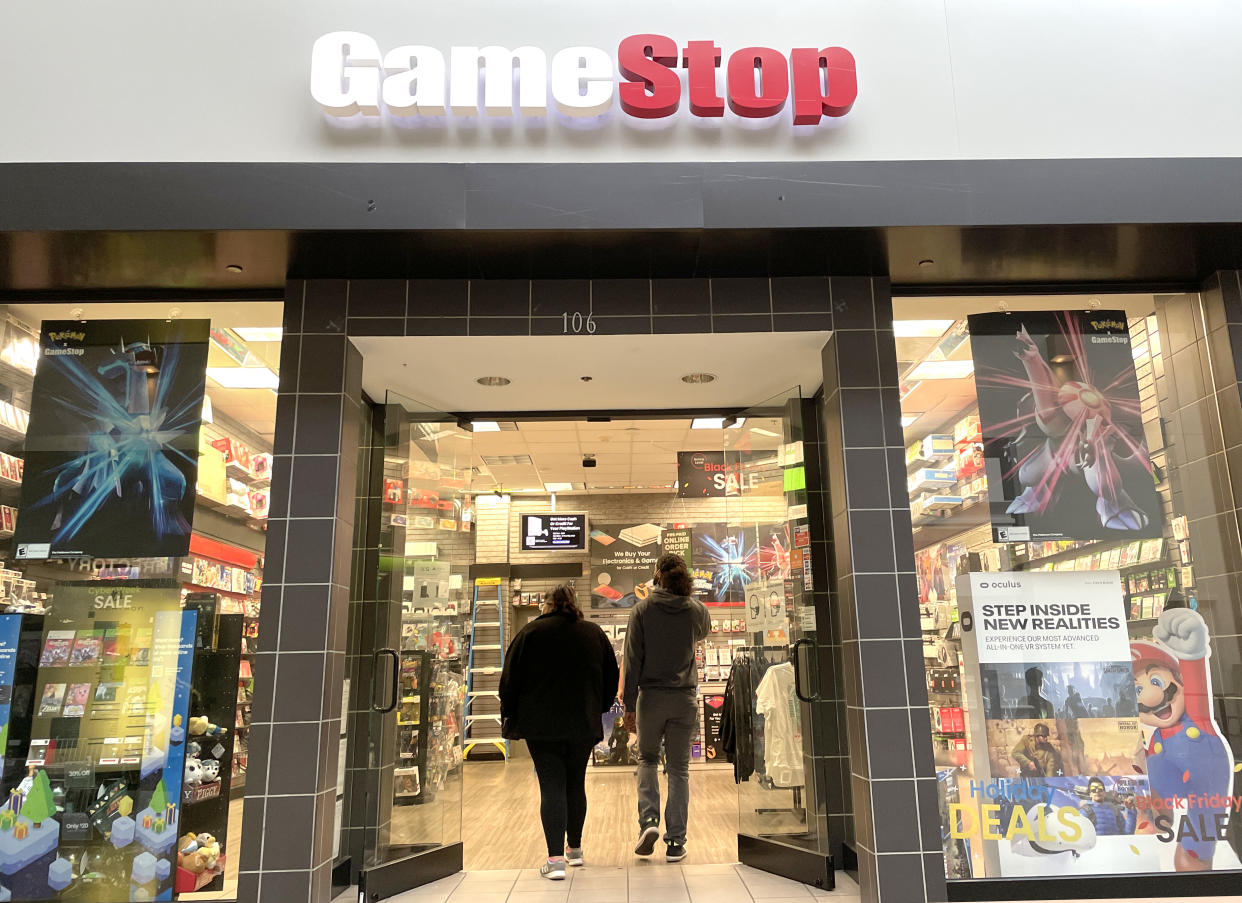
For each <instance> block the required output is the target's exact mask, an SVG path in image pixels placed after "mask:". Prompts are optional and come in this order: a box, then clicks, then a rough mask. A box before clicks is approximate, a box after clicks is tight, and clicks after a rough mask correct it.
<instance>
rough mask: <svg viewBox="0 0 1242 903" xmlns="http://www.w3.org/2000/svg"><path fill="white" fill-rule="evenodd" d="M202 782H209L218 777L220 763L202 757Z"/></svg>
mask: <svg viewBox="0 0 1242 903" xmlns="http://www.w3.org/2000/svg"><path fill="white" fill-rule="evenodd" d="M202 763H203V783H204V784H209V783H211V782H212V781H214V780H216V779H217V778H219V777H220V763H219V761H217V760H216V759H203V760H202Z"/></svg>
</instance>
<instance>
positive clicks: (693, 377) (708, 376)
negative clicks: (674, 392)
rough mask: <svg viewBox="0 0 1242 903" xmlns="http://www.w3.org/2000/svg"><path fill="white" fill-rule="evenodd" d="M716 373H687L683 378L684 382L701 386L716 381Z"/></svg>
mask: <svg viewBox="0 0 1242 903" xmlns="http://www.w3.org/2000/svg"><path fill="white" fill-rule="evenodd" d="M715 380H716V374H715V373H687V374H686V375H685V376H683V377H682V378H681V381H682V382H683V383H689V384H690V385H692V386H701V385H703V384H704V383H710V382H715Z"/></svg>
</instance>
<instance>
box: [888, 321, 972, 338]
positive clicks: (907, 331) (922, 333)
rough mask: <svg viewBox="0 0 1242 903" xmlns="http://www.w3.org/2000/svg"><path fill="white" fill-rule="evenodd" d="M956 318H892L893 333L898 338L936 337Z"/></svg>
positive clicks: (946, 330)
mask: <svg viewBox="0 0 1242 903" xmlns="http://www.w3.org/2000/svg"><path fill="white" fill-rule="evenodd" d="M955 322H957V321H956V320H894V321H893V335H894V336H895V337H897V338H899V339H938V338H940V337H941V336H942V335H944V334H945V333H946V332H948V330H949V327H950V326H952V325H953V324H954V323H955Z"/></svg>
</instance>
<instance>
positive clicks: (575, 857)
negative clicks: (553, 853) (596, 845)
mask: <svg viewBox="0 0 1242 903" xmlns="http://www.w3.org/2000/svg"><path fill="white" fill-rule="evenodd" d="M565 863H566V864H567V865H572V866H573V867H574V868H580V867H581V866H582V865H583V861H582V847H568V848H566V850H565Z"/></svg>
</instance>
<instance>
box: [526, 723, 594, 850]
mask: <svg viewBox="0 0 1242 903" xmlns="http://www.w3.org/2000/svg"><path fill="white" fill-rule="evenodd" d="M593 745H594V744H592V743H583V742H579V741H576V740H527V741H526V746H527V748H528V749H529V750H530V757H531V758H532V759H534V760H535V773H536V774H537V775H538V776H539V817H540V819H541V820H542V821H543V836H544V839H545V840H546V841H547V842H548V855H549V856H564V855H565V845H566V842H567V841H568V845H569V846H571V847H580V846H582V825H583V823H584V822H585V821H586V811H587V798H586V767H587V759H588V758H590V755H591V747H592V746H593Z"/></svg>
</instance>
